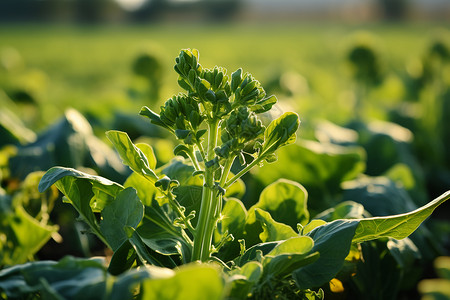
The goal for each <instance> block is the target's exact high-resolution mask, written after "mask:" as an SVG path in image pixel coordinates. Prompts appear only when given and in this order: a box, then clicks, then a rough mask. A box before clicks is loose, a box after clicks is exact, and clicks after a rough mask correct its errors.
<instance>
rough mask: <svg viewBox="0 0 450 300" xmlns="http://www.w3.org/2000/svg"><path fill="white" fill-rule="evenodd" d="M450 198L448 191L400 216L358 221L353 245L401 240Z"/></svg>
mask: <svg viewBox="0 0 450 300" xmlns="http://www.w3.org/2000/svg"><path fill="white" fill-rule="evenodd" d="M449 198H450V191H448V192H446V193H444V194H442V195H441V196H439V197H438V198H436V199H434V200H433V201H431V202H430V203H428V204H426V205H424V206H422V207H420V208H418V209H416V210H414V211H412V212H409V213H404V214H400V215H394V216H387V217H374V218H366V219H360V220H358V221H355V222H358V227H357V229H356V232H355V236H354V237H353V243H361V242H364V241H370V240H373V239H378V238H382V237H392V238H394V239H397V240H401V239H403V238H405V237H407V236H409V235H410V234H411V233H413V232H414V231H415V230H416V229H417V227H419V225H420V224H421V223H422V222H423V221H425V220H426V219H427V218H428V217H429V216H430V215H431V213H432V212H433V211H434V210H435V209H436V207H438V206H439V205H441V204H442V203H444V202H445V201H447V200H448V199H449Z"/></svg>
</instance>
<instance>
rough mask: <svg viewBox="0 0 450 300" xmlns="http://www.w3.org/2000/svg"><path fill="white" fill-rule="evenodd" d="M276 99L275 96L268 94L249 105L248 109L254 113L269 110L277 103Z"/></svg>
mask: <svg viewBox="0 0 450 300" xmlns="http://www.w3.org/2000/svg"><path fill="white" fill-rule="evenodd" d="M277 101H278V100H277V97H275V96H270V97H267V98H264V99H262V100H260V101H257V102H256V103H255V104H254V105H252V106H250V109H251V110H252V111H253V112H255V113H256V114H260V113H263V112H266V111H269V110H270V109H271V108H272V106H274V105H275V103H277Z"/></svg>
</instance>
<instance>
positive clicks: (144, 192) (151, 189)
mask: <svg viewBox="0 0 450 300" xmlns="http://www.w3.org/2000/svg"><path fill="white" fill-rule="evenodd" d="M123 185H124V187H133V188H134V189H135V190H136V191H137V195H138V197H139V199H140V200H141V202H142V204H144V205H145V206H150V205H151V203H152V199H153V197H155V194H156V193H157V191H158V189H157V188H156V187H155V186H154V185H153V184H152V183H151V182H149V181H148V180H146V179H145V178H144V177H142V176H141V175H139V174H137V173H134V172H133V173H131V175H130V176H129V177H128V178H127V180H126V181H125V183H124V184H123Z"/></svg>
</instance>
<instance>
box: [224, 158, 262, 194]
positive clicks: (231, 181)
mask: <svg viewBox="0 0 450 300" xmlns="http://www.w3.org/2000/svg"><path fill="white" fill-rule="evenodd" d="M262 157H263V155H260V156H258V157H257V158H255V159H254V160H253V161H252V162H251V163H249V164H248V165H246V166H245V168H243V169H242V170H240V171H239V173H237V174H236V175H234V176H233V178H231V179H230V180H228V181H227V182H226V183H225V185H224V186H222V188H224V189H227V188H228V187H229V186H230V185H232V184H233V183H234V182H235V181H236V180H238V179H239V178H241V176H242V175H244V174H245V173H247V172H248V171H250V169H251V168H253V167H254V166H256V165H257V164H258V163H259V162H260V161H261V159H262Z"/></svg>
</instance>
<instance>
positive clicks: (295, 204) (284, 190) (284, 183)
mask: <svg viewBox="0 0 450 300" xmlns="http://www.w3.org/2000/svg"><path fill="white" fill-rule="evenodd" d="M307 197H308V193H307V191H306V190H305V188H304V187H303V186H302V185H300V184H299V183H297V182H294V181H290V180H286V179H279V180H277V181H276V182H274V183H272V184H271V185H269V186H267V187H266V188H265V189H264V190H263V191H262V192H261V195H260V197H259V201H258V203H256V204H255V205H254V206H253V207H252V208H261V209H263V210H265V211H267V212H269V213H270V215H271V216H272V218H273V219H274V220H275V221H277V222H281V223H284V224H287V225H290V226H291V227H292V228H296V227H297V224H298V223H300V224H302V225H305V224H306V223H307V222H308V221H309V212H308V209H307V207H306V201H307Z"/></svg>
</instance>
